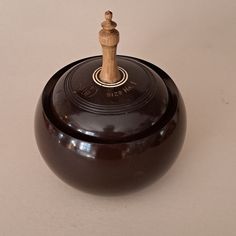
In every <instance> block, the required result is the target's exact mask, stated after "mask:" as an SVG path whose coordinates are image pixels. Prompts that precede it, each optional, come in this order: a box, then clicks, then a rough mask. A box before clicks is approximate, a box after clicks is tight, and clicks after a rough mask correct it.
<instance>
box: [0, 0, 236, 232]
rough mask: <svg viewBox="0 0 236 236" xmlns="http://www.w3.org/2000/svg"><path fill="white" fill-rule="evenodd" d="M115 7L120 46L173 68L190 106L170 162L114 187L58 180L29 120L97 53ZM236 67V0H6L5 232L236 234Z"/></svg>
mask: <svg viewBox="0 0 236 236" xmlns="http://www.w3.org/2000/svg"><path fill="white" fill-rule="evenodd" d="M108 9H110V10H111V11H113V13H114V18H113V19H114V21H116V22H117V24H118V27H117V29H118V30H119V31H120V37H121V40H120V43H119V46H118V53H119V54H124V55H130V56H135V57H139V58H142V59H145V60H147V61H150V62H152V63H154V64H156V65H158V66H159V67H161V68H162V69H164V70H165V71H166V72H167V73H169V75H170V76H171V77H172V78H173V80H174V81H175V83H176V84H177V86H178V87H179V89H180V91H181V93H182V95H183V98H184V101H185V104H186V108H187V114H188V130H187V136H186V142H185V144H184V147H183V149H182V152H181V153H180V156H179V158H178V159H177V161H176V162H175V164H174V166H173V167H172V168H171V169H170V171H169V172H168V173H167V174H166V175H165V176H164V177H163V178H162V179H160V180H159V181H157V182H155V183H154V184H152V185H151V186H148V187H146V188H144V189H142V190H140V191H138V192H136V193H133V194H128V195H123V196H116V197H104V196H96V195H91V194H87V193H84V192H81V191H78V190H76V189H73V188H71V187H70V186H68V185H66V184H65V183H63V182H61V180H59V179H58V178H57V177H56V176H55V175H54V174H53V173H52V172H51V171H50V170H49V169H48V167H47V166H46V164H45V163H44V161H43V159H42V158H41V156H40V154H39V152H38V149H37V146H36V143H35V139H34V130H33V122H34V111H35V106H36V103H37V100H38V98H39V96H40V93H41V91H42V89H43V87H44V85H45V83H46V82H47V81H48V79H49V78H50V77H51V76H52V75H53V74H54V73H55V72H56V71H57V70H59V69H60V68H61V67H63V66H64V65H65V64H68V63H70V62H72V61H75V60H78V59H80V58H84V57H88V56H93V55H97V54H100V53H101V48H100V45H99V42H98V31H99V30H100V23H101V22H102V21H103V17H104V12H105V11H106V10H108ZM235 68H236V1H235V0H188V1H187V0H153V1H151V0H149V1H148V0H146V1H143V0H140V1H139V0H136V1H135V0H132V1H131V0H126V1H124V0H119V1H112V0H107V1H106V0H100V1H91V0H86V1H80V0H68V1H65V0H31V1H30V0H21V1H18V0H11V1H9V0H0V81H1V82H0V119H1V120H0V157H1V159H0V235H1V236H12V235H13V236H15V235H17V236H32V235H36V236H38V235H42V236H54V235H56V236H65V235H66V236H72V235H79V236H90V235H95V236H113V235H114V236H123V235H127V236H143V235H148V236H156V235H160V236H199V235H201V236H222V235H227V236H234V235H236V138H235V133H236V92H235V91H236V72H235Z"/></svg>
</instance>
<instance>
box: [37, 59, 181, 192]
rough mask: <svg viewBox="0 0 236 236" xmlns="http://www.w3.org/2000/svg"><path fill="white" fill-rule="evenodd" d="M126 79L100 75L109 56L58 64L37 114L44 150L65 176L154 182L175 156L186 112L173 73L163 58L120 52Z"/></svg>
mask: <svg viewBox="0 0 236 236" xmlns="http://www.w3.org/2000/svg"><path fill="white" fill-rule="evenodd" d="M116 60H117V64H118V71H119V73H120V75H119V76H118V77H119V78H120V79H119V80H118V81H116V82H114V83H106V82H103V81H102V80H100V73H101V65H102V56H95V57H90V58H85V59H82V60H79V61H76V62H74V63H71V64H69V65H67V66H65V67H64V68H62V69H61V70H59V71H58V72H57V73H56V74H55V75H54V76H53V77H52V78H51V79H50V80H49V82H48V83H47V85H46V86H45V88H44V90H43V93H42V95H41V97H40V100H39V102H38V106H37V109H36V115H35V135H36V140H37V144H38V147H39V150H40V152H41V154H42V156H43V158H44V159H45V161H46V162H47V164H48V165H49V167H50V168H51V169H52V170H53V171H54V172H55V173H56V174H57V175H58V176H59V177H60V178H61V179H62V180H64V181H65V182H67V183H69V184H70V185H72V186H74V187H77V188H79V189H83V190H85V191H89V192H96V193H120V192H124V191H130V190H133V189H136V188H138V187H141V186H143V185H145V184H148V183H150V182H151V181H153V180H155V179H156V178H157V177H160V176H161V175H162V174H164V173H165V172H166V171H167V170H168V169H169V167H170V166H171V165H172V163H173V162H174V160H175V159H176V157H177V155H178V153H179V151H180V149H181V147H182V144H183V141H184V137H185V129H186V114H185V108H184V104H183V101H182V98H181V95H180V93H179V91H178V89H177V88H176V86H175V84H174V82H173V81H172V80H171V78H170V77H169V76H168V75H167V74H166V73H165V72H164V71H162V70H161V69H160V68H158V67H157V66H155V65H153V64H151V63H148V62H146V61H144V60H141V59H137V58H132V57H128V56H116Z"/></svg>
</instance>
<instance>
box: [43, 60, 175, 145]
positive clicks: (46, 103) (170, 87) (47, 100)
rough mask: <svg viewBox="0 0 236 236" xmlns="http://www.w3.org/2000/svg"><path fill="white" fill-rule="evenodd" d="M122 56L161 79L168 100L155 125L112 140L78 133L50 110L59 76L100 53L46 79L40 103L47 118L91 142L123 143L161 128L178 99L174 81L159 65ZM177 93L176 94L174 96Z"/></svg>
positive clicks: (66, 67) (63, 130) (170, 116)
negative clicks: (142, 66)
mask: <svg viewBox="0 0 236 236" xmlns="http://www.w3.org/2000/svg"><path fill="white" fill-rule="evenodd" d="M118 56H121V57H124V58H129V59H133V60H136V61H138V62H139V63H142V64H143V65H145V66H147V67H148V68H150V69H152V70H154V72H155V73H157V74H158V75H159V77H160V78H161V79H162V80H163V82H164V84H165V86H166V88H167V91H168V95H169V98H170V99H169V102H168V105H167V108H166V112H165V113H164V114H163V115H162V117H161V118H160V119H159V120H158V121H157V122H156V124H155V125H153V126H152V127H150V129H147V130H145V131H143V132H141V133H138V134H134V135H131V136H128V137H127V138H122V139H120V140H119V139H114V140H106V139H103V138H100V137H93V136H88V135H85V134H83V133H78V132H77V131H76V130H73V129H72V128H70V127H68V126H67V125H66V124H64V123H62V122H61V121H60V120H58V119H57V118H56V117H55V115H54V114H53V112H52V109H51V96H52V93H53V89H54V87H55V85H56V83H57V81H58V80H59V79H60V78H61V76H62V75H63V74H64V73H65V72H66V71H68V70H69V69H71V68H72V67H73V66H75V65H77V64H78V63H81V62H85V61H86V60H88V59H92V58H96V57H101V56H100V55H98V56H92V57H87V58H83V59H80V60H77V61H75V62H73V63H70V64H68V65H66V66H65V67H63V68H61V69H60V70H59V71H57V72H56V73H55V74H54V75H53V76H52V77H51V78H50V80H49V81H48V83H47V84H46V86H45V87H44V90H43V93H42V103H43V104H42V105H43V110H44V113H45V115H46V117H47V118H48V120H49V121H50V122H51V123H52V124H53V125H54V126H55V127H56V128H58V129H59V130H61V131H62V132H63V133H65V134H67V135H70V136H72V137H74V138H76V139H80V140H83V141H87V142H92V143H103V144H104V143H109V144H110V143H124V142H132V141H134V140H138V139H142V138H145V137H147V136H149V135H151V134H153V133H156V132H158V131H159V130H161V129H162V128H163V127H164V126H165V125H166V124H167V123H168V121H169V120H170V119H171V118H172V117H173V115H174V114H175V112H176V108H177V104H178V101H177V100H176V98H178V93H179V92H178V89H177V87H176V86H175V84H174V82H173V81H172V79H171V78H170V76H169V75H167V74H166V73H165V72H164V71H163V70H161V69H160V68H159V67H157V66H155V65H154V64H152V63H150V62H147V61H145V60H142V59H139V58H135V57H130V56H125V55H118ZM175 95H177V96H175Z"/></svg>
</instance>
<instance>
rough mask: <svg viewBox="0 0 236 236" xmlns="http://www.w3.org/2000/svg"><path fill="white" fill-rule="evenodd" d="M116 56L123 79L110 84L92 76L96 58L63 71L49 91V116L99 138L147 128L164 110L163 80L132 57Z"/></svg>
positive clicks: (115, 138)
mask: <svg viewBox="0 0 236 236" xmlns="http://www.w3.org/2000/svg"><path fill="white" fill-rule="evenodd" d="M117 60H118V63H119V66H120V68H122V71H125V73H126V74H127V77H126V79H127V81H124V83H122V81H120V85H119V83H118V86H114V87H111V84H105V86H106V87H105V86H101V85H100V84H97V83H96V82H94V80H93V73H94V71H96V69H97V68H99V67H100V66H101V63H102V57H101V56H98V57H93V58H87V59H85V60H83V61H81V62H80V63H78V64H77V65H75V66H73V67H72V68H71V69H69V70H68V71H66V72H65V73H64V74H63V75H62V76H61V77H60V78H59V79H58V81H57V82H56V84H55V88H54V89H53V95H52V111H54V114H53V116H54V117H55V119H57V120H59V122H60V123H63V125H66V126H67V127H68V128H69V129H73V130H74V131H77V132H78V134H81V133H83V134H84V135H87V136H89V137H93V138H94V139H95V138H97V139H96V141H97V140H99V142H100V141H101V140H102V141H104V142H117V141H118V142H120V141H123V140H124V138H125V139H126V140H127V139H129V140H130V139H131V140H132V138H133V137H134V136H135V135H137V134H139V135H141V133H142V132H146V131H147V130H148V129H149V130H150V129H152V127H153V126H154V125H155V124H156V123H157V122H158V121H159V120H160V119H161V118H162V117H163V115H164V114H165V113H166V112H167V105H168V102H169V96H168V91H167V88H166V86H165V84H164V82H163V81H162V79H161V78H160V77H159V76H158V74H157V73H155V72H154V71H153V70H152V69H150V68H147V67H146V66H145V65H144V64H143V63H140V62H138V61H137V60H134V59H132V58H128V57H124V56H123V57H122V56H117ZM122 71H120V73H121V72H122ZM121 77H122V73H121ZM124 77H125V76H124ZM98 83H99V81H98ZM153 108H154V109H153Z"/></svg>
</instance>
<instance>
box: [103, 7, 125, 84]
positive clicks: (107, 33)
mask: <svg viewBox="0 0 236 236" xmlns="http://www.w3.org/2000/svg"><path fill="white" fill-rule="evenodd" d="M115 27H116V23H115V22H114V21H112V12H111V11H106V12H105V21H104V22H102V28H103V29H102V30H101V31H100V32H99V41H100V44H101V45H102V54H103V56H102V70H101V73H100V75H99V78H100V80H101V81H103V82H105V83H115V82H118V81H119V80H120V77H121V76H120V73H119V70H118V66H117V62H116V48H117V44H118V42H119V31H117V30H116V29H115Z"/></svg>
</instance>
